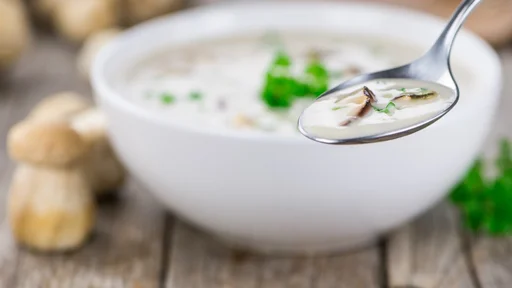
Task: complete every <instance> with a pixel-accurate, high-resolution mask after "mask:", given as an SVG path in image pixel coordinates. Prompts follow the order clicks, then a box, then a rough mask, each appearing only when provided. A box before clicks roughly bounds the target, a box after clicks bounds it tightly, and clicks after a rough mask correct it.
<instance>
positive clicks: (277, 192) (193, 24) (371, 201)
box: [93, 2, 501, 253]
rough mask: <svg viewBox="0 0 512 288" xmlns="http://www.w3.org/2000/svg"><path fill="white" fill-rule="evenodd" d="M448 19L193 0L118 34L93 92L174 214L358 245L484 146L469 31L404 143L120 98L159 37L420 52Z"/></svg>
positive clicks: (291, 243) (140, 175)
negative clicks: (438, 103) (210, 116)
mask: <svg viewBox="0 0 512 288" xmlns="http://www.w3.org/2000/svg"><path fill="white" fill-rule="evenodd" d="M443 25H444V21H441V20H439V19H437V18H434V17H431V16H428V15H425V14H422V13H418V12H413V11H409V10H403V9H399V8H393V7H388V6H380V5H370V4H354V3H350V4H349V3H339V4H335V3H271V2H256V3H250V4H249V3H241V4H223V5H215V6H210V7H203V8H198V9H194V10H190V11H186V12H181V13H178V14H174V15H173V16H169V17H164V18H160V19H157V20H154V21H151V22H148V23H145V24H142V25H140V26H138V27H135V28H133V29H131V30H129V31H127V32H126V33H124V34H123V35H122V36H121V37H120V38H119V39H117V41H115V43H113V44H112V45H110V46H109V47H108V48H107V49H105V50H103V51H102V53H101V54H100V56H99V57H98V58H97V61H96V63H95V65H94V71H93V85H94V89H95V92H96V97H97V101H98V102H99V105H100V106H101V108H102V109H103V110H104V111H105V112H106V114H107V116H108V120H109V123H110V127H109V130H110V131H109V132H110V135H111V138H112V141H113V145H114V146H115V148H116V149H117V152H118V154H119V155H120V157H121V159H122V161H124V163H125V164H126V166H127V167H128V169H129V171H130V172H131V173H132V174H133V176H134V177H136V178H137V179H139V180H140V181H141V182H142V183H143V184H145V185H146V186H147V188H148V189H149V191H151V192H152V193H154V194H155V195H156V196H157V197H158V198H159V199H160V200H161V201H162V202H163V203H164V204H165V205H166V206H167V207H168V208H170V209H171V210H172V211H174V212H175V213H176V214H177V215H179V216H181V217H183V218H184V219H187V220H189V221H191V222H192V223H195V224H196V225H198V226H200V227H202V228H204V229H206V230H208V231H210V232H212V233H214V234H216V235H218V236H220V237H223V238H225V239H227V240H229V241H231V242H233V243H236V244H238V245H243V246H247V247H249V248H252V249H256V250H259V251H288V252H305V253H307V252H319V251H328V250H333V249H347V248H351V247H354V246H358V245H362V244H364V243H367V242H368V241H370V240H372V239H375V238H376V237H377V236H378V235H380V234H381V233H383V232H386V231H387V230H389V229H391V228H393V227H396V226H398V225H400V224H403V223H404V222H406V221H408V220H410V219H411V218H413V217H415V216H416V215H418V214H419V213H421V212H423V211H425V210H426V209H427V208H429V207H430V206H432V205H433V204H434V203H435V202H436V201H438V200H440V199H441V198H443V197H444V196H445V195H446V194H447V192H448V191H449V190H450V188H451V187H452V186H453V185H454V184H455V183H456V182H457V181H458V179H459V178H460V177H461V176H462V175H463V174H464V172H465V170H466V168H467V167H468V166H469V165H470V163H471V162H472V160H473V159H474V158H475V157H476V156H477V153H478V152H479V149H480V147H481V144H482V142H483V140H484V138H485V137H486V135H487V132H488V131H489V128H490V126H491V123H492V119H493V115H494V112H495V110H496V106H497V103H498V99H499V94H500V87H501V83H500V80H501V67H500V62H499V58H498V57H497V55H496V54H495V52H494V51H493V50H492V49H491V48H490V47H489V46H488V45H487V44H486V43H484V42H483V41H482V40H480V39H479V38H477V37H476V36H475V35H473V34H471V33H468V32H467V31H462V32H461V33H460V35H459V37H458V39H457V42H456V45H455V48H454V51H453V52H454V54H453V59H454V61H458V62H462V63H463V64H464V67H465V68H466V69H467V70H468V71H469V72H470V73H471V74H472V77H471V80H470V81H465V82H460V86H461V91H462V93H461V100H460V102H459V104H458V105H457V106H456V107H455V108H454V110H453V111H452V112H450V113H449V114H448V115H447V116H446V117H445V118H442V119H441V120H440V121H439V122H437V123H435V124H434V125H432V126H431V127H429V128H427V129H425V130H423V131H420V132H418V133H416V134H413V135H411V136H407V137H404V138H401V139H398V140H394V141H389V142H384V143H378V144H366V145H361V146H343V147H342V146H339V147H337V146H327V145H322V144H317V143H314V142H312V141H309V140H306V139H305V138H303V137H301V136H299V135H297V136H296V137H285V136H275V135H264V136H261V135H256V134H254V133H242V132H236V131H232V132H222V133H221V132H216V131H208V130H205V129H201V128H197V129H195V128H194V129H192V128H183V127H182V126H181V125H180V124H179V123H173V122H172V121H171V120H169V119H167V118H165V117H162V115H158V114H155V113H152V112H150V111H148V110H144V109H143V108H140V107H137V106H135V105H134V104H132V103H131V102H129V101H127V100H126V99H125V98H123V95H122V93H121V92H120V91H121V90H122V87H123V85H125V83H126V75H127V73H129V72H130V71H132V70H133V69H134V68H133V67H134V66H135V64H137V63H138V62H139V61H140V60H141V59H144V58H146V57H147V56H148V55H150V54H151V53H152V52H154V51H157V50H161V48H162V47H169V46H172V45H176V44H180V43H184V42H190V41H196V40H204V39H205V38H215V37H219V36H223V35H228V34H234V33H236V34H239V33H244V32H248V31H255V30H257V31H263V30H267V29H274V30H275V29H278V30H283V31H288V30H303V29H307V30H309V31H311V30H313V31H323V32H332V33H339V34H341V35H345V34H347V33H350V34H354V33H357V34H363V35H380V36H383V35H385V36H390V37H393V38H395V39H398V40H399V41H414V42H416V43H417V44H418V45H419V46H420V47H422V48H423V49H424V50H426V49H427V48H428V47H429V46H430V44H431V43H433V41H434V39H435V38H436V37H437V35H438V34H439V33H440V31H441V30H442V28H443Z"/></svg>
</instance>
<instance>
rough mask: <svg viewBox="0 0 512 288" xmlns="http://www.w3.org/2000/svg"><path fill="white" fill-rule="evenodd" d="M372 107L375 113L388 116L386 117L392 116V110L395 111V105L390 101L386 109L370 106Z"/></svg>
mask: <svg viewBox="0 0 512 288" xmlns="http://www.w3.org/2000/svg"><path fill="white" fill-rule="evenodd" d="M372 107H373V110H375V111H377V112H380V113H386V114H388V115H391V114H393V109H395V108H396V105H395V103H393V102H392V101H390V102H389V103H388V105H386V107H385V108H378V107H375V106H373V105H372Z"/></svg>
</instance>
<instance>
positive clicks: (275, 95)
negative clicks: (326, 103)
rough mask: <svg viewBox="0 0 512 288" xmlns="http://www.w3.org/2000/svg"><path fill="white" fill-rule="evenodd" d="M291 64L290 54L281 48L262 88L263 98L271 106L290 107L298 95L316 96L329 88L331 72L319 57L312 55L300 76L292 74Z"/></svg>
mask: <svg viewBox="0 0 512 288" xmlns="http://www.w3.org/2000/svg"><path fill="white" fill-rule="evenodd" d="M291 66H292V60H291V58H290V56H289V55H288V54H286V52H284V51H283V50H279V51H278V52H277V53H276V56H275V57H274V61H273V62H272V64H271V65H270V67H269V69H268V70H267V73H266V76H265V82H264V84H263V88H262V90H261V98H262V99H263V101H264V102H265V103H266V104H267V106H269V107H270V108H288V107H290V106H292V104H293V101H294V100H295V99H296V98H298V97H311V98H314V97H316V96H318V95H320V94H321V93H323V92H325V91H326V90H327V88H328V84H329V73H328V71H327V69H326V68H325V67H324V65H323V64H322V63H321V62H320V60H319V58H318V57H311V59H310V61H309V63H308V64H307V66H306V68H305V69H304V74H303V75H299V76H298V77H297V76H295V75H293V74H292V71H291Z"/></svg>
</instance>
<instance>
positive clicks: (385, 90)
mask: <svg viewBox="0 0 512 288" xmlns="http://www.w3.org/2000/svg"><path fill="white" fill-rule="evenodd" d="M455 99H456V94H455V92H454V91H453V90H452V89H450V88H448V87H445V86H443V85H440V84H437V83H432V82H425V81H416V80H410V79H379V80H373V81H370V82H367V83H363V84H361V85H359V86H357V87H350V88H348V89H345V90H342V91H338V92H336V93H333V95H328V96H325V97H322V98H320V99H319V100H317V101H316V102H315V103H313V104H312V105H311V106H309V107H308V108H306V109H305V110H304V113H303V115H302V117H301V125H302V127H303V129H304V131H305V132H307V133H308V134H309V135H312V136H314V137H317V138H323V139H347V138H355V137H365V136H372V135H376V134H380V133H385V132H391V131H394V130H400V129H403V128H407V127H410V126H414V125H415V124H419V123H421V122H423V121H425V120H428V119H430V118H432V117H434V116H437V115H439V114H440V113H442V112H443V111H445V110H446V109H447V108H449V107H450V106H451V105H452V104H453V102H454V101H455Z"/></svg>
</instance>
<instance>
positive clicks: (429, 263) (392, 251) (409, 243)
mask: <svg viewBox="0 0 512 288" xmlns="http://www.w3.org/2000/svg"><path fill="white" fill-rule="evenodd" d="M461 243H462V242H461V238H460V233H459V225H458V220H457V216H456V211H454V210H453V209H451V207H449V206H448V205H447V204H442V205H440V206H438V207H436V208H434V209H433V210H432V211H430V212H428V213H427V214H426V215H423V216H422V217H420V218H419V219H417V220H416V221H414V222H413V223H410V224H408V225H406V226H404V227H402V228H400V229H399V230H397V231H396V232H394V233H393V234H391V235H390V237H389V239H388V245H387V248H388V249H387V256H388V257H387V269H388V281H389V286H390V287H394V286H400V287H403V286H408V285H411V286H417V287H426V288H455V287H460V288H471V287H476V286H475V285H474V283H473V281H472V278H471V275H470V270H469V267H468V265H467V261H466V257H465V255H464V251H463V249H462V245H461Z"/></svg>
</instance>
